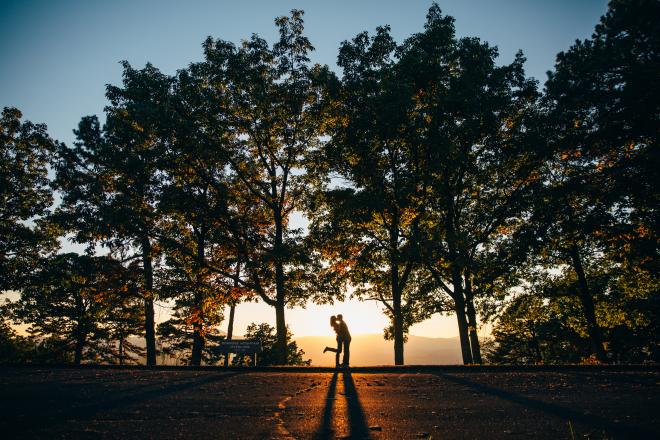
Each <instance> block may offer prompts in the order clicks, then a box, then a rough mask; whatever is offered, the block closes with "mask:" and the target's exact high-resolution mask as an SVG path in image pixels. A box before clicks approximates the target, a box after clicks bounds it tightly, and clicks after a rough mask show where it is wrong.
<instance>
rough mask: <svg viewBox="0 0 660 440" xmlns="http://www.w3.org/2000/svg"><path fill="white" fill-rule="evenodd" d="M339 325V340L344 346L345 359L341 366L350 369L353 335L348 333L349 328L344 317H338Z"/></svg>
mask: <svg viewBox="0 0 660 440" xmlns="http://www.w3.org/2000/svg"><path fill="white" fill-rule="evenodd" d="M337 325H338V332H337V334H338V335H339V338H340V340H341V344H342V345H343V347H342V348H343V350H342V351H343V352H344V359H343V360H342V363H341V365H342V366H343V367H348V362H349V360H350V357H351V352H350V346H351V333H350V332H349V331H348V326H347V325H346V322H344V317H343V316H342V315H337Z"/></svg>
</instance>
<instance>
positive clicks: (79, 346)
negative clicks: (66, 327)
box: [73, 323, 87, 365]
mask: <svg viewBox="0 0 660 440" xmlns="http://www.w3.org/2000/svg"><path fill="white" fill-rule="evenodd" d="M86 339H87V336H86V334H85V331H84V330H83V329H82V324H81V323H79V324H78V329H77V330H76V346H75V351H74V353H73V363H74V364H76V365H80V363H81V362H82V355H83V349H84V348H85V340H86Z"/></svg>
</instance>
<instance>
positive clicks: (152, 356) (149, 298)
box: [142, 237, 156, 367]
mask: <svg viewBox="0 0 660 440" xmlns="http://www.w3.org/2000/svg"><path fill="white" fill-rule="evenodd" d="M142 266H143V268H142V269H143V272H144V291H145V292H144V339H145V342H146V346H147V366H150V367H152V366H155V365H156V332H155V329H154V292H153V289H154V272H153V260H152V257H151V241H150V240H149V237H144V238H143V239H142Z"/></svg>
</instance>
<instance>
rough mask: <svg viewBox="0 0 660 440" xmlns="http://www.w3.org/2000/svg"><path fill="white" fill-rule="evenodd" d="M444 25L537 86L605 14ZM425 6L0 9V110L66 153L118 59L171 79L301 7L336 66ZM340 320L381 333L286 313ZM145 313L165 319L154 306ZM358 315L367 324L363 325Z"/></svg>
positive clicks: (67, 4) (145, 4) (534, 9)
mask: <svg viewBox="0 0 660 440" xmlns="http://www.w3.org/2000/svg"><path fill="white" fill-rule="evenodd" d="M438 3H439V5H440V7H441V8H442V10H443V12H444V13H445V14H449V15H452V16H453V17H454V18H455V19H456V22H455V24H456V29H457V34H458V36H470V37H474V36H476V37H479V38H482V39H484V40H486V41H488V42H489V43H490V44H491V45H495V46H498V47H499V51H500V61H501V62H502V63H505V62H510V61H511V60H512V59H513V56H514V54H515V53H516V51H517V50H518V49H522V50H523V51H524V53H525V56H526V57H527V59H528V61H527V64H526V70H527V73H528V75H530V76H534V77H535V78H537V79H538V80H540V81H541V83H543V82H544V81H545V78H546V71H547V70H550V69H552V67H553V65H554V60H555V56H556V54H557V53H558V52H559V51H562V50H565V49H567V48H568V47H569V46H570V45H571V44H572V43H573V42H574V41H575V39H577V38H580V39H582V38H586V37H589V36H590V35H591V33H592V32H593V28H594V26H595V25H596V23H597V22H598V19H599V17H600V16H601V15H603V14H604V13H605V11H606V7H607V2H606V1H605V0H572V1H571V0H546V1H542V0H439V1H438ZM430 5H431V2H430V1H426V0H407V1H393V0H380V1H378V0H353V1H345V0H335V1H327V0H326V1H316V0H297V1H289V0H286V1H284V0H282V1H279V0H252V1H250V0H243V1H224V0H215V1H211V0H187V1H184V0H181V1H174V0H168V1H155V0H130V1H127V0H110V1H101V0H85V1H82V0H59V1H56V0H41V1H39V0H0V107H5V106H15V107H18V108H19V109H20V110H22V111H23V114H24V116H25V118H27V119H30V120H31V121H33V122H45V123H46V124H48V128H49V132H50V134H51V136H53V137H54V138H56V139H59V140H61V141H64V142H66V143H68V144H71V143H72V142H73V140H74V136H73V134H72V130H73V129H74V128H75V127H76V125H77V123H78V121H79V120H80V118H81V117H82V116H84V115H90V114H101V113H102V111H103V107H104V106H105V104H106V100H105V97H104V93H105V85H106V84H108V83H112V84H118V83H120V81H121V66H120V65H119V61H120V60H128V61H129V62H130V63H131V64H132V65H133V66H134V67H142V66H143V65H144V64H145V63H146V62H148V61H149V62H151V63H152V64H154V65H155V66H156V67H158V68H160V69H161V70H162V71H163V72H165V73H174V72H175V71H176V70H177V69H179V68H182V67H185V66H186V65H187V64H189V63H190V62H193V61H198V60H200V59H201V57H202V50H201V43H202V41H203V40H204V39H205V38H206V37H207V36H208V35H211V36H213V37H215V38H222V39H225V40H229V41H233V42H239V41H240V40H241V39H244V38H248V37H249V36H250V35H251V34H252V33H258V34H260V35H261V36H263V37H265V38H266V39H267V40H268V41H269V42H271V43H272V42H273V41H274V40H275V38H276V33H277V31H276V28H275V26H274V24H273V19H274V18H275V17H277V16H280V15H286V14H287V13H288V12H289V11H290V10H291V9H292V8H298V9H303V10H305V12H306V14H305V23H306V31H307V35H308V37H309V38H310V40H311V42H312V44H313V45H314V46H315V47H316V52H314V54H313V56H312V61H314V62H318V63H321V64H329V65H330V66H331V67H333V68H335V69H336V64H335V61H336V56H337V49H338V47H339V44H340V43H341V42H342V41H343V40H347V39H351V38H352V37H354V36H355V35H356V34H357V33H359V32H362V31H364V30H367V31H370V32H372V31H373V30H374V29H375V28H376V26H379V25H384V24H389V25H390V26H391V28H392V34H393V36H394V37H395V38H396V39H397V40H398V41H402V40H403V39H405V38H406V37H408V36H409V35H411V34H412V33H415V32H418V31H420V30H422V28H423V25H424V21H425V16H426V11H427V10H428V8H429V6H430ZM342 311H343V313H344V315H345V317H346V318H347V321H348V322H352V323H354V324H356V325H357V324H358V323H362V324H364V325H363V326H362V327H358V328H355V327H354V329H355V330H358V332H360V333H362V332H370V333H379V332H381V330H382V328H383V327H384V326H385V325H386V322H385V318H384V316H383V315H382V313H379V307H378V306H377V305H376V304H373V303H368V304H365V303H358V302H356V301H349V302H346V303H341V304H336V305H335V306H334V307H330V306H312V305H310V306H309V307H308V309H306V310H303V309H297V310H294V311H291V312H288V314H287V319H288V322H289V323H290V325H291V328H292V330H293V332H294V334H296V335H310V334H324V333H326V332H327V330H328V329H327V328H326V327H327V326H326V325H325V322H326V320H325V319H320V320H318V319H310V316H313V317H316V316H327V315H330V314H331V313H332V312H339V313H341V312H342ZM157 314H158V315H159V316H161V317H163V316H167V314H168V311H167V310H166V308H163V307H162V306H161V307H159V308H157ZM366 316H369V317H370V319H364V318H365V317H366ZM251 321H257V322H271V323H272V322H273V321H274V313H273V312H272V309H270V308H268V307H266V306H264V305H260V304H248V305H241V306H239V311H238V313H237V323H236V331H237V332H238V333H239V334H240V333H242V331H244V330H243V329H244V328H245V326H247V324H249V322H251ZM455 328H456V325H455V323H454V318H453V317H446V318H440V317H437V316H436V317H434V318H433V319H431V320H428V321H426V322H424V323H421V324H418V325H416V326H414V327H413V328H412V329H411V333H412V334H418V335H421V336H443V337H449V336H454V335H455V334H456V333H457V332H456V330H455Z"/></svg>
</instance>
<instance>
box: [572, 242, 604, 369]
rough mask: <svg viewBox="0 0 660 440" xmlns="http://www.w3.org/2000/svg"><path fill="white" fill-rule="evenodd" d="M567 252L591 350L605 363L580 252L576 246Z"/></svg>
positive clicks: (599, 332) (600, 332)
mask: <svg viewBox="0 0 660 440" xmlns="http://www.w3.org/2000/svg"><path fill="white" fill-rule="evenodd" d="M569 252H570V256H571V261H572V263H573V269H574V270H575V274H576V275H577V278H578V287H579V288H578V292H579V298H580V302H581V303H582V308H583V310H584V317H585V319H586V321H587V332H588V333H589V340H590V341H591V348H592V350H593V352H594V353H595V354H596V357H597V358H598V360H599V361H601V362H607V355H606V354H605V349H604V348H603V336H602V331H601V328H600V326H599V325H598V321H596V310H595V307H594V300H593V298H592V297H591V293H590V291H589V284H588V283H587V277H586V275H585V273H584V268H583V267H582V259H581V258H580V252H579V250H578V247H577V245H575V244H573V245H571V247H570V249H569Z"/></svg>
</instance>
